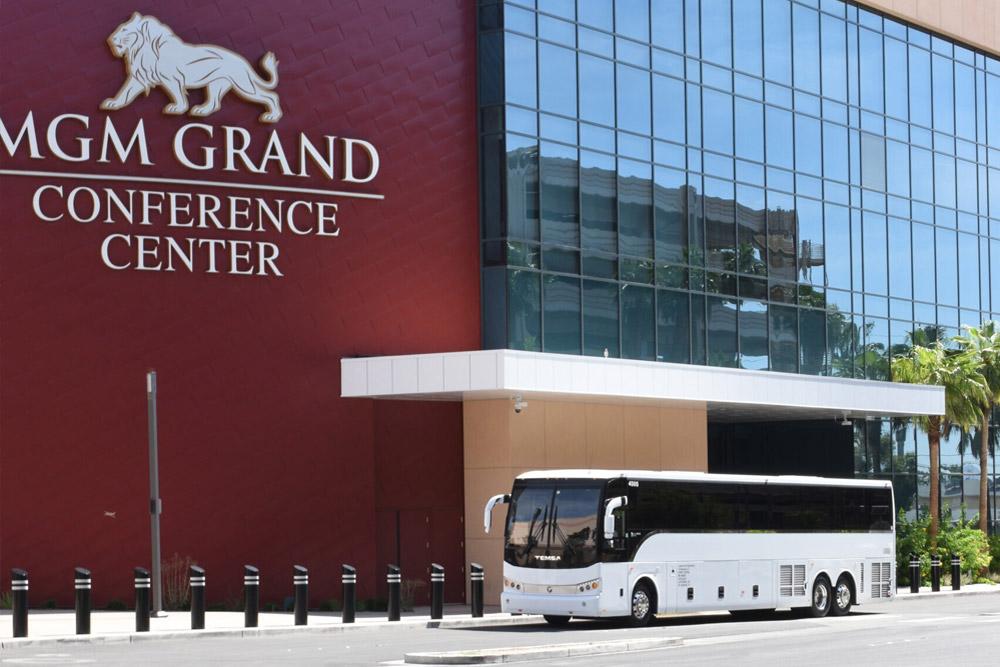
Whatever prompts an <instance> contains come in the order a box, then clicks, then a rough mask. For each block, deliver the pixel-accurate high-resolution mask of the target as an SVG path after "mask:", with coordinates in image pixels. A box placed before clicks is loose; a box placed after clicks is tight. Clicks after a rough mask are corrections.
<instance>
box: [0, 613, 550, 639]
mask: <svg viewBox="0 0 1000 667" xmlns="http://www.w3.org/2000/svg"><path fill="white" fill-rule="evenodd" d="M499 609H500V607H499V605H497V606H494V607H487V608H486V612H487V613H486V615H485V616H483V617H482V618H472V615H471V608H470V607H469V606H468V605H445V608H444V618H443V619H442V620H434V621H432V620H431V618H430V608H429V607H417V608H416V609H415V610H414V611H412V612H403V613H402V619H401V620H399V621H394V622H389V621H388V619H387V618H386V612H358V613H357V614H356V622H355V623H348V624H345V623H342V622H341V614H340V612H320V611H310V612H309V619H308V621H309V624H308V625H305V626H296V625H295V620H294V619H295V617H294V615H293V614H292V613H291V612H263V611H262V612H260V614H259V621H258V627H256V628H245V627H244V616H243V612H241V611H209V612H206V613H205V629H204V630H192V629H191V612H189V611H170V612H165V614H166V615H165V616H162V617H159V618H150V619H149V626H150V631H149V632H136V631H135V612H134V611H96V610H95V611H92V612H91V614H90V634H89V635H77V634H75V632H76V612H75V611H73V610H71V609H59V610H44V609H29V610H28V636H27V637H22V638H14V636H13V635H14V623H13V618H12V615H11V611H10V610H3V611H0V646H2V647H3V648H10V647H15V646H19V647H23V646H29V645H35V644H42V643H49V644H51V643H82V642H126V643H127V642H139V641H149V640H155V639H174V638H194V637H230V636H231V637H236V636H254V637H259V636H264V635H281V634H298V633H330V632H359V631H360V632H365V631H368V632H371V631H378V630H394V631H395V630H416V629H424V628H429V627H430V628H436V627H474V626H489V625H496V624H510V623H535V622H540V621H541V620H542V619H541V617H540V616H517V617H515V616H511V615H510V614H501V613H499Z"/></svg>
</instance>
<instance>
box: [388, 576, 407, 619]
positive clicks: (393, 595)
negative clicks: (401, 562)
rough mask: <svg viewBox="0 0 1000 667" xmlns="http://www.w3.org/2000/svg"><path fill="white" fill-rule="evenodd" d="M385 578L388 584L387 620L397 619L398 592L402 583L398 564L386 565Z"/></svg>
mask: <svg viewBox="0 0 1000 667" xmlns="http://www.w3.org/2000/svg"><path fill="white" fill-rule="evenodd" d="M385 580H386V582H387V583H388V584H389V620H390V621H398V620H399V603H400V599H399V594H400V588H401V587H402V583H403V575H402V574H401V570H400V569H399V566H398V565H387V566H386V575H385Z"/></svg>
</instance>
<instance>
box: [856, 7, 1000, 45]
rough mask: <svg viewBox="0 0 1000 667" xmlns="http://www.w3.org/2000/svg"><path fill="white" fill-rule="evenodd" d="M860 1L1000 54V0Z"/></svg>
mask: <svg viewBox="0 0 1000 667" xmlns="http://www.w3.org/2000/svg"><path fill="white" fill-rule="evenodd" d="M862 4H865V5H869V6H870V7H873V8H875V9H878V10H881V11H883V12H885V13H887V14H892V15H894V16H898V17H899V18H902V19H905V20H907V21H910V22H911V23H916V24H918V25H921V26H923V27H925V28H929V29H931V30H934V31H936V32H940V33H944V34H946V35H948V36H950V37H954V38H955V39H957V40H959V41H961V42H965V43H966V44H968V45H970V46H974V47H978V48H980V49H983V50H985V51H990V52H992V53H993V54H996V55H1000V0H863V3H862Z"/></svg>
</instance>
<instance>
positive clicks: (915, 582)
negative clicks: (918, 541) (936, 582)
mask: <svg viewBox="0 0 1000 667" xmlns="http://www.w3.org/2000/svg"><path fill="white" fill-rule="evenodd" d="M910 592H911V593H919V592H920V556H918V555H917V554H915V553H913V552H910Z"/></svg>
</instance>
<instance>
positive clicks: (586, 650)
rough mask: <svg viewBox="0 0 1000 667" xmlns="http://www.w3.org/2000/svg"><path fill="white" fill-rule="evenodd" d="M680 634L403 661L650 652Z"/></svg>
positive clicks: (478, 661)
mask: <svg viewBox="0 0 1000 667" xmlns="http://www.w3.org/2000/svg"><path fill="white" fill-rule="evenodd" d="M682 644H683V640H681V638H680V637H651V638H648V639H621V640H615V641H606V642H587V643H580V644H550V645H548V646H531V647H526V648H496V649H482V650H478V651H448V652H443V653H407V654H405V655H404V656H403V662H405V663H407V664H411V665H487V664H497V663H505V662H526V661H529V660H551V659H553V658H573V657H577V656H584V655H606V654H610V653H628V652H630V651H648V650H650V649H658V648H673V647H677V646H681V645H682Z"/></svg>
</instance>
